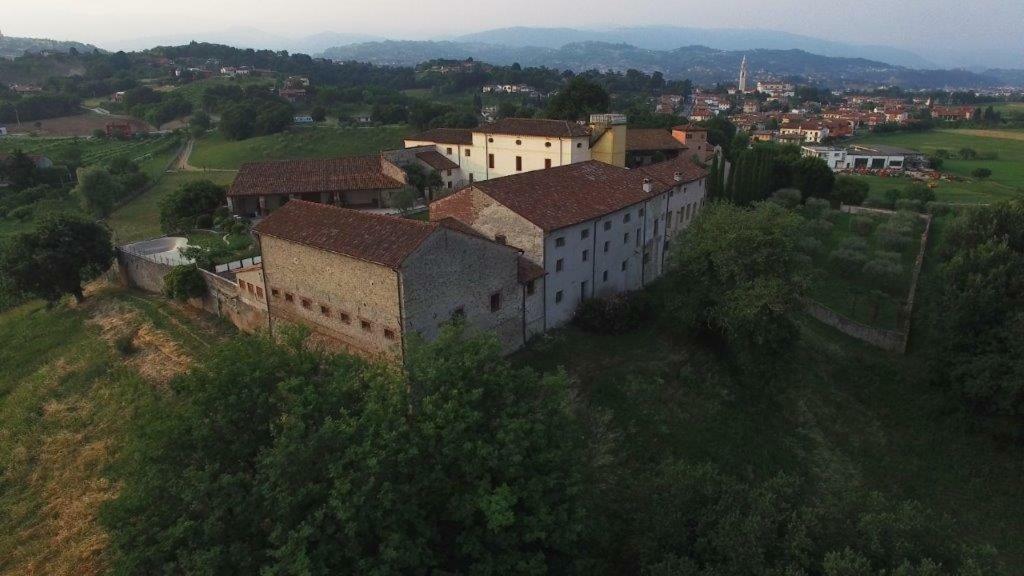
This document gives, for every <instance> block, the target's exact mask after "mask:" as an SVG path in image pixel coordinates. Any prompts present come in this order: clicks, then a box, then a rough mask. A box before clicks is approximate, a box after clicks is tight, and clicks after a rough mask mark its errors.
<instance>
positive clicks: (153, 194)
mask: <svg viewBox="0 0 1024 576" xmlns="http://www.w3.org/2000/svg"><path fill="white" fill-rule="evenodd" d="M234 178H235V175H234V173H232V172H168V173H166V174H164V175H163V177H161V178H160V180H158V181H157V182H156V184H154V185H153V186H152V187H151V188H150V189H149V190H147V191H146V192H145V193H143V194H142V195H141V196H139V197H137V198H135V199H133V200H132V201H130V202H128V203H127V204H125V205H124V206H122V207H121V208H119V209H117V210H116V211H115V212H114V213H113V214H111V215H110V218H108V219H107V224H108V225H109V226H110V228H111V229H112V230H113V231H114V243H115V244H119V245H120V244H126V243H128V242H134V241H136V240H144V239H146V238H153V237H155V236H160V235H161V233H162V232H161V230H160V200H161V199H163V197H164V196H166V195H167V194H169V193H170V192H173V191H174V190H177V189H178V187H180V186H181V185H182V184H185V183H187V182H193V181H196V180H211V181H213V182H216V183H217V184H222V185H225V186H227V185H230V184H231V182H232V181H233V180H234Z"/></svg>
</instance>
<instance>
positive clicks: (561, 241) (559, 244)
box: [555, 236, 565, 248]
mask: <svg viewBox="0 0 1024 576" xmlns="http://www.w3.org/2000/svg"><path fill="white" fill-rule="evenodd" d="M562 246H565V236H559V237H558V238H555V248H561V247H562Z"/></svg>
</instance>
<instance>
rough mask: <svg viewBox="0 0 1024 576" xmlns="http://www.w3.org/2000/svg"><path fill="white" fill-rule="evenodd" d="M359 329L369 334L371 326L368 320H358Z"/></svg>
mask: <svg viewBox="0 0 1024 576" xmlns="http://www.w3.org/2000/svg"><path fill="white" fill-rule="evenodd" d="M359 327H360V328H362V329H363V332H369V331H371V330H373V326H372V325H371V324H370V322H369V321H368V320H360V321H359Z"/></svg>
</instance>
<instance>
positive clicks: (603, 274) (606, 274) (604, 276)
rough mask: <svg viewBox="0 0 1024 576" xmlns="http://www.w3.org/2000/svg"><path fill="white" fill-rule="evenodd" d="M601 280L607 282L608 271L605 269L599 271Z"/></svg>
mask: <svg viewBox="0 0 1024 576" xmlns="http://www.w3.org/2000/svg"><path fill="white" fill-rule="evenodd" d="M601 281H602V282H607V281H608V271H607V270H605V271H604V272H602V273H601Z"/></svg>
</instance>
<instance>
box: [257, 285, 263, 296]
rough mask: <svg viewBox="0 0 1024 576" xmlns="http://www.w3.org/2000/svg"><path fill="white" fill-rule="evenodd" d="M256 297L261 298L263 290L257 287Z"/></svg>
mask: <svg viewBox="0 0 1024 576" xmlns="http://www.w3.org/2000/svg"><path fill="white" fill-rule="evenodd" d="M256 296H257V297H259V298H263V288H260V287H259V286H257V287H256Z"/></svg>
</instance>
